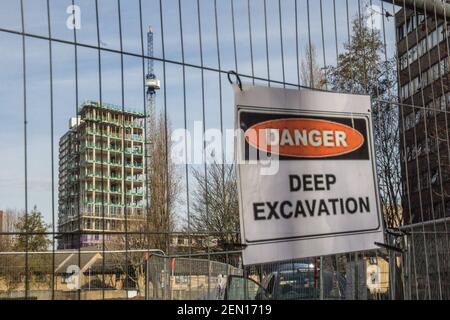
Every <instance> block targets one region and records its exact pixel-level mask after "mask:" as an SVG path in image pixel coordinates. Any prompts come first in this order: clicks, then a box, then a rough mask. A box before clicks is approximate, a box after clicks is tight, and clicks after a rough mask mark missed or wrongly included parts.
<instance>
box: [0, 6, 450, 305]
mask: <svg viewBox="0 0 450 320" xmlns="http://www.w3.org/2000/svg"><path fill="white" fill-rule="evenodd" d="M424 3H427V4H426V5H425V6H424ZM0 8H1V10H0V48H1V50H0V83H1V84H2V85H1V86H0V118H1V119H4V121H3V125H2V127H1V128H0V148H1V150H2V151H1V152H0V299H8V298H14V299H21V298H23V299H216V298H217V299H223V298H226V295H225V292H226V290H225V289H226V284H227V281H228V278H229V277H230V276H231V275H242V276H244V277H246V278H251V279H253V280H255V281H256V282H258V283H259V284H261V285H262V286H263V287H264V288H265V289H270V290H269V291H270V295H271V297H272V298H273V299H448V298H449V295H450V292H449V286H450V285H449V281H450V279H449V272H450V270H449V268H450V266H449V254H450V250H449V245H450V243H449V239H448V235H449V233H448V228H447V223H448V219H449V218H448V217H449V212H450V210H449V206H450V202H449V196H448V194H449V191H448V182H449V179H450V176H449V174H448V169H449V165H450V163H449V159H450V142H449V141H450V140H449V134H448V131H449V130H448V128H449V126H448V122H447V114H448V110H449V107H448V104H449V102H450V98H449V94H448V92H449V89H448V74H449V72H448V70H449V69H448V52H449V40H448V23H447V19H448V18H449V13H448V10H449V9H448V4H447V1H418V0H417V1H414V0H411V1H409V0H399V1H397V0H396V1H375V0H374V1H372V0H370V1H369V0H367V1H364V0H320V1H309V0H286V1H284V0H283V1H280V0H278V1H277V0H247V1H235V0H226V1H217V0H183V1H180V0H167V1H166V0H165V1H161V0H131V1H121V0H117V1H116V0H110V1H97V0H65V1H56V0H39V1H35V0H33V1H31V0H5V1H2V3H0ZM149 26H151V28H149ZM228 70H235V71H236V72H237V73H238V74H239V76H240V77H241V78H242V80H243V81H244V82H248V83H251V84H255V85H263V86H275V87H285V88H293V89H299V90H331V91H338V92H345V93H358V94H369V95H371V97H372V104H373V106H372V112H373V118H374V133H375V147H376V158H377V170H378V180H379V184H380V194H381V198H382V199H381V202H382V206H383V213H384V216H385V226H386V230H387V232H386V239H387V243H388V244H389V246H388V247H387V249H386V248H380V250H377V251H374V252H357V253H349V254H342V255H336V256H331V257H311V258H308V259H302V260H298V261H287V262H283V263H277V264H268V265H262V266H242V264H241V260H240V254H239V252H238V249H239V248H240V247H239V235H240V233H239V230H238V229H239V220H238V219H237V218H236V216H237V211H236V210H237V204H236V201H237V198H236V190H235V188H234V185H235V175H234V167H233V161H232V159H233V155H232V150H233V146H232V145H231V146H229V145H227V144H226V143H225V142H226V141H225V140H226V139H225V137H224V135H223V138H222V139H223V143H222V144H221V147H220V149H219V150H216V151H217V152H216V154H215V155H216V157H218V156H219V154H220V155H221V157H220V158H221V159H222V160H225V159H228V160H229V159H231V160H230V161H228V162H227V161H222V162H220V163H214V164H207V163H206V161H205V158H207V156H208V154H207V150H206V148H205V146H206V143H205V141H204V140H203V136H204V135H205V133H206V132H207V131H208V130H219V131H220V132H221V133H222V134H224V132H225V131H226V130H227V129H231V128H233V116H234V113H233V112H234V110H232V107H231V106H232V105H233V103H232V90H231V87H230V85H229V83H228V80H227V72H228ZM177 130H184V131H185V132H189V134H191V135H192V140H190V141H187V140H177V139H176V137H177V136H176V132H177ZM198 135H199V136H200V139H198ZM174 137H175V138H174ZM199 141H200V142H199ZM179 146H184V147H185V149H184V150H187V151H186V152H184V153H183V152H182V153H181V155H180V154H177V153H173V152H172V151H173V149H174V148H176V147H179ZM361 183H363V182H361ZM74 275H78V276H77V277H75V276H74ZM238 288H240V287H239V286H238ZM245 289H248V288H243V290H242V292H244V291H245ZM235 291H236V290H235ZM238 291H239V290H237V291H236V292H238ZM239 297H241V298H248V294H246V295H241V296H239Z"/></svg>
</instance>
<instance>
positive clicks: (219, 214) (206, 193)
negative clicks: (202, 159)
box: [189, 162, 239, 245]
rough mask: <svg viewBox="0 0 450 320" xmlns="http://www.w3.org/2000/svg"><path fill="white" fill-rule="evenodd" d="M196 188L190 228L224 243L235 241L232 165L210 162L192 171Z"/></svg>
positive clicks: (235, 193) (236, 209)
mask: <svg viewBox="0 0 450 320" xmlns="http://www.w3.org/2000/svg"><path fill="white" fill-rule="evenodd" d="M193 177H194V180H195V182H196V186H197V187H196V189H195V191H194V192H193V201H192V204H191V209H192V210H191V217H190V221H189V222H190V228H191V229H192V230H194V231H196V232H201V233H203V232H205V233H211V234H212V235H214V237H215V238H216V239H218V240H219V242H221V243H222V245H224V244H237V243H239V205H238V191H237V181H236V180H237V179H236V170H235V167H234V165H221V164H218V163H215V162H214V163H213V164H210V165H208V167H207V170H206V175H205V170H196V169H195V170H193Z"/></svg>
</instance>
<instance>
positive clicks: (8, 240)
mask: <svg viewBox="0 0 450 320" xmlns="http://www.w3.org/2000/svg"><path fill="white" fill-rule="evenodd" d="M20 215H22V213H20V212H19V211H17V210H14V209H6V210H5V211H4V212H3V219H2V220H3V221H2V225H1V226H0V232H5V233H13V232H15V231H17V230H16V223H17V219H18V218H19V216H20ZM13 244H14V236H12V235H0V252H6V251H10V250H11V249H12V247H13Z"/></svg>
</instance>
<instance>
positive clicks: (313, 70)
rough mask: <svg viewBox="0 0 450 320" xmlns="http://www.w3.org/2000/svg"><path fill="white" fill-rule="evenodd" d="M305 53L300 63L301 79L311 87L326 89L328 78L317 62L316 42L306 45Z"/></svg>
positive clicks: (305, 84)
mask: <svg viewBox="0 0 450 320" xmlns="http://www.w3.org/2000/svg"><path fill="white" fill-rule="evenodd" d="M304 52H305V55H304V57H303V58H302V60H301V63H300V79H301V81H302V84H303V85H304V86H306V87H309V88H314V89H324V88H325V83H326V78H325V75H324V73H323V72H322V69H321V67H320V65H319V63H318V62H317V50H316V46H315V45H314V44H311V46H309V45H307V46H305V51H304Z"/></svg>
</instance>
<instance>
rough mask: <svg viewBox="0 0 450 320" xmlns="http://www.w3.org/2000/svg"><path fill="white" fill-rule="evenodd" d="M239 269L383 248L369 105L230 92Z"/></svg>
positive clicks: (316, 96)
mask: <svg viewBox="0 0 450 320" xmlns="http://www.w3.org/2000/svg"><path fill="white" fill-rule="evenodd" d="M235 103H236V128H237V129H241V130H240V132H241V135H240V136H239V137H238V140H237V143H236V157H237V158H236V160H237V163H238V167H237V169H238V188H239V210H240V219H241V236H242V242H243V244H244V247H245V249H244V251H243V260H244V264H246V265H249V264H258V263H265V262H272V261H283V260H288V259H295V258H303V257H312V256H321V255H329V254H337V253H344V252H353V251H360V250H370V249H375V248H377V246H376V245H375V244H374V243H375V242H379V243H384V240H383V227H382V218H381V208H380V203H379V196H378V187H377V179H376V171H375V170H376V169H375V161H374V146H373V137H372V123H371V113H370V108H371V106H370V97H368V96H361V95H347V94H336V93H329V92H319V91H310V90H287V89H278V88H266V87H246V86H244V88H243V91H241V90H239V88H237V87H235Z"/></svg>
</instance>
